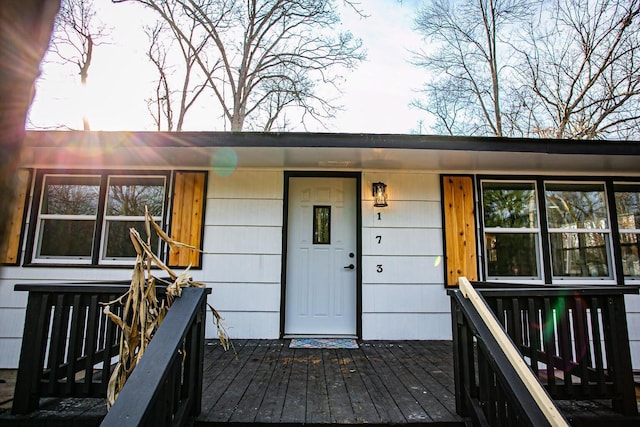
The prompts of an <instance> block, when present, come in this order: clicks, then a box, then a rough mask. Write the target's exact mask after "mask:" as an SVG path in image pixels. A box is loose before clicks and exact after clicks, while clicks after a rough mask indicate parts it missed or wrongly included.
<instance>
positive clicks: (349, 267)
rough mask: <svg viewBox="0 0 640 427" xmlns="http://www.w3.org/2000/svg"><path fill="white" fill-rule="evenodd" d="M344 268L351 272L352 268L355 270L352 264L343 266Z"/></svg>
mask: <svg viewBox="0 0 640 427" xmlns="http://www.w3.org/2000/svg"><path fill="white" fill-rule="evenodd" d="M344 268H347V269H349V270H353V269H354V268H356V266H355V265H353V264H349V265H347V266H345V267H344Z"/></svg>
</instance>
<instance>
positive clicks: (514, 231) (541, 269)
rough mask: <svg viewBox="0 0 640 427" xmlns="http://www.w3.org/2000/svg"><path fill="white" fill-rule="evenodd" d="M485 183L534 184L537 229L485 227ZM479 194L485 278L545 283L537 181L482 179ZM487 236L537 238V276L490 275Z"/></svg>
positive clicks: (524, 179) (525, 179) (479, 184)
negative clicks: (530, 236) (500, 235)
mask: <svg viewBox="0 0 640 427" xmlns="http://www.w3.org/2000/svg"><path fill="white" fill-rule="evenodd" d="M484 183H492V184H495V183H505V184H529V183H531V184H533V189H534V191H535V197H536V219H537V227H516V228H514V227H487V226H486V225H485V205H484V191H485V188H484V185H483V184H484ZM478 187H479V190H478V194H479V197H480V201H479V205H480V209H479V212H480V215H479V217H478V219H479V222H480V225H481V239H480V240H481V243H480V244H481V245H482V246H481V247H482V249H483V252H482V261H483V262H482V264H483V266H482V267H483V271H484V276H485V277H486V278H487V280H491V281H510V282H527V283H540V284H542V283H544V265H543V262H542V260H543V259H544V257H543V249H542V248H543V244H542V237H541V235H542V229H541V221H542V220H541V217H540V202H539V198H540V197H539V189H538V182H537V181H536V180H535V179H530V178H529V179H527V178H521V179H499V178H494V177H491V178H484V177H483V178H480V179H478ZM487 234H533V235H534V236H535V237H534V238H535V240H536V241H535V244H536V248H537V251H536V252H537V253H536V258H535V264H536V269H537V270H538V275H537V276H535V277H534V276H499V275H493V276H491V275H489V248H487Z"/></svg>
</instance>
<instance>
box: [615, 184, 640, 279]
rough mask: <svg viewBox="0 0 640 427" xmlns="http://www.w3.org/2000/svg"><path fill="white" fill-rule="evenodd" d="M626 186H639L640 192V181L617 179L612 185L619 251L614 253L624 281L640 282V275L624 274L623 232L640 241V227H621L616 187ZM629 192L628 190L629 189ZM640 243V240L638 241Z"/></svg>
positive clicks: (639, 190)
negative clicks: (634, 236)
mask: <svg viewBox="0 0 640 427" xmlns="http://www.w3.org/2000/svg"><path fill="white" fill-rule="evenodd" d="M624 186H628V187H635V188H638V192H640V182H638V181H632V180H625V179H616V180H614V181H613V183H612V185H611V193H612V195H611V198H610V199H611V202H610V203H611V204H612V205H613V206H614V208H615V224H614V218H612V223H611V225H612V227H615V228H616V232H615V235H616V239H617V244H618V246H617V248H615V249H617V251H616V253H615V254H614V255H615V256H616V257H617V258H616V261H617V262H616V267H617V269H618V271H619V275H620V277H621V278H622V280H623V282H627V281H628V282H631V283H633V284H637V283H638V282H640V275H638V276H627V275H625V274H624V266H623V259H622V239H621V237H622V235H623V234H633V235H636V238H637V239H638V240H639V241H640V228H635V229H634V228H621V227H620V226H619V224H618V205H617V203H616V202H617V200H616V193H618V190H617V188H616V187H624ZM627 192H628V191H627ZM638 244H639V245H640V242H639V243H638Z"/></svg>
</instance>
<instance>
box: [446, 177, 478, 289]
mask: <svg viewBox="0 0 640 427" xmlns="http://www.w3.org/2000/svg"><path fill="white" fill-rule="evenodd" d="M442 203H443V205H444V209H443V213H444V231H445V233H444V234H445V248H446V254H445V266H446V271H447V285H448V286H456V285H457V284H458V278H459V277H460V276H465V277H466V278H467V279H469V280H472V281H473V280H478V267H477V259H476V227H475V209H474V200H473V180H472V179H471V177H470V176H443V177H442Z"/></svg>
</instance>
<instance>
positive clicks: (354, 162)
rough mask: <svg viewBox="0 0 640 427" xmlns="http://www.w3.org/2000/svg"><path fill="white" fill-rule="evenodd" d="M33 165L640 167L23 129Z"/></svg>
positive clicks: (593, 152) (245, 136) (580, 155)
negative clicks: (234, 163) (26, 130)
mask: <svg viewBox="0 0 640 427" xmlns="http://www.w3.org/2000/svg"><path fill="white" fill-rule="evenodd" d="M23 159H24V160H23V164H26V165H31V166H36V167H62V168H81V167H86V168H94V167H109V168H120V167H121V168H126V167H182V168H187V167H189V168H190V167H198V168H199V167H212V166H224V165H225V162H228V163H233V162H234V161H237V164H236V165H232V164H229V166H233V167H236V166H237V167H241V168H284V169H308V168H313V169H326V170H336V169H350V170H353V169H355V170H361V169H375V170H385V169H394V170H434V171H447V172H465V173H475V172H481V171H494V172H504V173H509V172H510V173H519V174H520V173H552V172H563V173H583V174H584V173H588V174H629V173H638V172H640V163H639V161H640V141H637V142H632V141H573V140H543V139H511V138H490V137H450V136H425V135H380V134H324V133H250V132H242V133H231V132H82V131H69V132H65V131H29V132H27V135H26V139H25V150H24V157H23Z"/></svg>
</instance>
